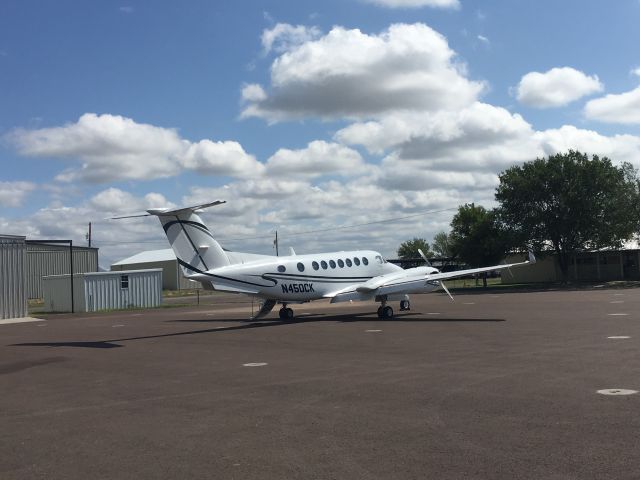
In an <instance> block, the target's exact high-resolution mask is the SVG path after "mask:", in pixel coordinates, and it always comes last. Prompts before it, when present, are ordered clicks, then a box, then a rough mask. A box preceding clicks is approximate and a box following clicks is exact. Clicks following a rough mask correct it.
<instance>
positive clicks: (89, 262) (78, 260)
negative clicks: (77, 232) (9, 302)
mask: <svg viewBox="0 0 640 480" xmlns="http://www.w3.org/2000/svg"><path fill="white" fill-rule="evenodd" d="M26 262H27V267H26V277H27V295H28V298H43V297H44V295H43V292H42V277H45V276H48V275H67V274H69V273H70V272H69V247H68V246H65V245H47V244H38V243H31V244H28V245H27V260H26ZM97 271H98V249H97V248H87V247H73V273H74V274H76V273H85V272H97Z"/></svg>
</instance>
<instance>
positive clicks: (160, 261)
mask: <svg viewBox="0 0 640 480" xmlns="http://www.w3.org/2000/svg"><path fill="white" fill-rule="evenodd" d="M147 268H161V269H162V289H163V290H191V289H194V288H202V286H201V284H200V283H199V282H193V281H191V280H188V279H186V278H185V277H184V276H183V275H182V270H181V269H180V266H179V265H178V260H177V259H176V255H175V253H173V250H172V249H170V248H166V249H164V250H149V251H146V252H141V253H138V254H137V255H134V256H132V257H129V258H125V259H123V260H120V261H118V262H115V263H114V264H112V265H111V271H112V272H113V271H121V270H139V269H147Z"/></svg>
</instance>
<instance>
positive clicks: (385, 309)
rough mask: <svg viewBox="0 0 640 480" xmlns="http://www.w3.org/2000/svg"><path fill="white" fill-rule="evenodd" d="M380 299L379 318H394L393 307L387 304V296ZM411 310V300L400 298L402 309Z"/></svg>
mask: <svg viewBox="0 0 640 480" xmlns="http://www.w3.org/2000/svg"><path fill="white" fill-rule="evenodd" d="M379 301H380V307H379V308H378V318H382V319H385V320H389V319H391V318H393V308H391V307H390V306H389V305H387V300H386V298H382V299H380V300H379ZM409 310H411V303H410V302H409V300H407V299H404V300H400V311H401V312H407V311H409Z"/></svg>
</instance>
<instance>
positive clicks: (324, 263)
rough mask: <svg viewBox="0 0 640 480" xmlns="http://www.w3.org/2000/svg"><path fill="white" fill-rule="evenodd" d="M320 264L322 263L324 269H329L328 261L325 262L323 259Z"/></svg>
mask: <svg viewBox="0 0 640 480" xmlns="http://www.w3.org/2000/svg"><path fill="white" fill-rule="evenodd" d="M320 265H322V269H323V270H326V269H327V262H325V261H324V260H322V261H321V262H320Z"/></svg>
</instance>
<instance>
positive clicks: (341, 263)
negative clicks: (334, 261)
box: [338, 260, 344, 268]
mask: <svg viewBox="0 0 640 480" xmlns="http://www.w3.org/2000/svg"><path fill="white" fill-rule="evenodd" d="M338 266H339V267H340V268H344V262H343V261H342V260H338Z"/></svg>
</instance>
